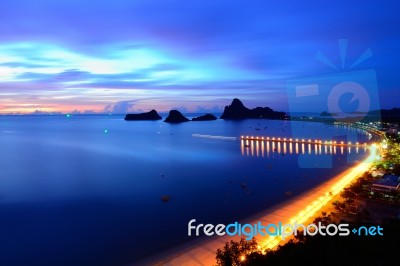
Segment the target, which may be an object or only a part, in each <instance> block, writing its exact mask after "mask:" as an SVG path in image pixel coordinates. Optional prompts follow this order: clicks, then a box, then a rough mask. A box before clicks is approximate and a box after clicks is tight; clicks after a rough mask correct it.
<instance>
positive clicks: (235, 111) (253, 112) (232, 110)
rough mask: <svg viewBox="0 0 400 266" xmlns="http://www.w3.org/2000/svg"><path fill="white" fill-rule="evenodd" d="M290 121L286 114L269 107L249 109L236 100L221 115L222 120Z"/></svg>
mask: <svg viewBox="0 0 400 266" xmlns="http://www.w3.org/2000/svg"><path fill="white" fill-rule="evenodd" d="M248 118H252V119H260V118H265V119H281V120H283V119H289V117H288V116H287V115H286V113H284V112H277V111H274V110H272V109H271V108H269V107H256V108H254V109H249V108H247V107H245V106H244V105H243V103H242V102H241V101H240V100H239V99H237V98H235V99H233V101H232V103H231V105H228V106H225V109H224V113H223V114H222V115H221V119H248Z"/></svg>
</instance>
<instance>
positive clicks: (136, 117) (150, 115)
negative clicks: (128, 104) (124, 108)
mask: <svg viewBox="0 0 400 266" xmlns="http://www.w3.org/2000/svg"><path fill="white" fill-rule="evenodd" d="M160 119H162V117H161V116H160V115H159V114H158V113H157V111H156V110H151V111H150V112H147V113H140V114H127V115H126V116H125V120H126V121H144V120H160Z"/></svg>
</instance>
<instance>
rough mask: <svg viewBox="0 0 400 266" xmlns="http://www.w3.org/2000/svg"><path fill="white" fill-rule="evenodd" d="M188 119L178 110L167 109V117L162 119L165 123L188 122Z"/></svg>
mask: <svg viewBox="0 0 400 266" xmlns="http://www.w3.org/2000/svg"><path fill="white" fill-rule="evenodd" d="M188 121H189V119H187V118H186V117H184V116H183V115H182V114H181V112H179V111H178V110H171V111H169V115H168V117H167V118H166V119H165V120H164V122H167V123H182V122H188Z"/></svg>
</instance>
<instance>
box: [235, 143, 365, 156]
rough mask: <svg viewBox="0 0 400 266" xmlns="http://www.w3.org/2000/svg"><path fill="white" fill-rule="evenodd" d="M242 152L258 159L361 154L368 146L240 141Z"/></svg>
mask: <svg viewBox="0 0 400 266" xmlns="http://www.w3.org/2000/svg"><path fill="white" fill-rule="evenodd" d="M240 150H241V153H242V155H243V156H245V155H246V156H250V155H251V156H252V157H254V156H256V157H260V156H261V157H264V156H266V157H268V158H269V156H270V155H272V154H274V153H277V154H287V153H288V151H289V154H293V152H294V154H306V153H307V154H310V155H311V154H316V155H323V154H342V155H343V154H344V153H345V152H347V153H348V154H351V153H357V154H358V153H360V152H366V151H367V145H361V146H347V147H345V146H335V145H329V144H323V143H315V144H311V143H308V144H305V143H300V145H299V143H296V142H276V141H270V140H245V139H241V141H240Z"/></svg>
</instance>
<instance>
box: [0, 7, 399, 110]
mask: <svg viewBox="0 0 400 266" xmlns="http://www.w3.org/2000/svg"><path fill="white" fill-rule="evenodd" d="M399 5H400V4H397V3H396V1H388V0H380V1H365V0H364V1H357V0H356V1H348V0H346V1H342V0H325V1H319V0H314V1H307V0H303V1H295V0H261V1H260V0H253V1H232V0H230V1H227V0H202V1H181V0H180V1H178V0H113V1H95V0H57V1H55V0H19V1H11V0H4V1H1V2H0V113H2V114H17V113H36V114H42V113H59V112H61V113H126V112H142V111H149V110H151V109H156V110H158V111H168V110H170V109H179V110H181V111H184V112H219V111H221V110H223V107H224V106H225V105H228V104H229V103H230V102H231V100H232V99H233V98H235V97H236V98H239V99H241V100H242V101H243V102H244V104H245V105H246V106H248V107H256V106H269V107H271V108H273V109H275V110H282V111H318V112H319V111H324V110H328V109H329V102H330V101H332V100H327V99H326V97H327V96H326V95H328V94H329V91H331V90H332V88H334V87H335V84H334V83H335V82H338V83H340V82H342V81H343V82H355V83H359V84H361V85H362V88H363V89H364V90H365V91H367V92H371V91H372V93H370V94H369V95H370V96H369V97H370V99H369V101H373V102H374V104H373V105H372V104H371V105H369V106H370V108H372V107H374V108H375V107H376V106H379V107H381V108H386V109H388V108H392V107H396V106H397V107H400V103H399V101H398V99H400V84H399V75H398V73H400V72H399V70H400V69H399V68H400V67H399V66H400V64H399V59H400V56H399V52H398V48H399V47H400V27H398V25H400V16H399V14H398V13H399V12H398V10H399ZM365 70H372V72H371V71H367V72H365V73H364V72H362V71H365ZM357 71H358V72H357ZM360 71H361V74H359V73H360ZM356 72H357V73H358V74H354V75H353V73H356ZM363 73H364V74H363ZM363 75H364V76H368V78H367V79H366V80H363V81H359V79H360V77H361V79H363V77H364V76H363ZM327 79H330V81H329V82H328V83H326V84H328V85H326V84H325V86H320V90H327V91H328V92H327V91H325V92H324V93H322V91H321V93H320V95H321V97H325V98H324V99H322V98H321V97H319V98H313V99H314V100H313V99H311V98H310V100H304V101H303V105H302V106H300V105H296V104H293V102H294V100H296V99H297V98H296V99H292V98H291V97H297V96H299V95H298V94H296V93H295V94H293V93H292V92H293V91H296V89H298V88H303V87H304V85H307V84H306V83H309V84H314V85H315V84H317V85H318V84H322V83H323V82H324V81H326V80H327ZM298 82H300V83H298ZM301 82H303V83H304V84H303V83H301ZM321 82H322V83H321ZM299 86H300V87H299ZM301 86H303V87H301ZM346 93H350V94H351V93H355V94H357V93H358V92H357V91H356V92H354V91H353V90H351V89H350V91H347V92H346V89H345V93H344V94H346ZM306 94H307V93H306ZM293 95H294V96H293ZM362 95H364V96H365V94H362ZM342 96H343V97H342ZM342 96H340V97H341V98H340V97H339V96H338V97H339V98H340V104H344V105H346V104H347V105H348V104H350V105H352V106H353V105H354V99H352V97H346V95H342ZM350 96H351V95H350ZM357 97H358V99H359V102H356V105H357V104H358V105H361V102H362V101H363V98H362V97H361V96H357V95H356V97H355V99H356V98H357ZM353 98H354V97H353ZM302 99H303V98H302ZM304 99H306V98H304ZM307 99H308V98H307ZM343 99H344V100H343ZM364 106H365V105H364ZM354 108H355V109H357V107H354ZM357 110H358V109H357Z"/></svg>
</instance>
